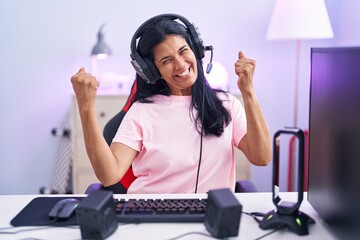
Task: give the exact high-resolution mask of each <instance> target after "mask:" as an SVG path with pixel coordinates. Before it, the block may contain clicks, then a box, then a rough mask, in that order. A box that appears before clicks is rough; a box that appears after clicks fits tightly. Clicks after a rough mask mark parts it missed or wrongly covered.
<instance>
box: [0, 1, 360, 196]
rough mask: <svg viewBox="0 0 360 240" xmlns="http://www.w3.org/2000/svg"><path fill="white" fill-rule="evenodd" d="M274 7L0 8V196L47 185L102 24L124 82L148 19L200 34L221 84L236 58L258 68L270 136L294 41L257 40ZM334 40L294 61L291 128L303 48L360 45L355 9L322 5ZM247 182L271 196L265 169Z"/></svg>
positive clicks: (283, 108) (40, 4) (287, 105)
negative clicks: (79, 75)
mask: <svg viewBox="0 0 360 240" xmlns="http://www.w3.org/2000/svg"><path fill="white" fill-rule="evenodd" d="M274 2H275V1H274V0H252V1H239V0H232V1H231V0H228V1H215V0H212V1H206V2H204V1H193V0H183V1H178V2H175V1H166V0H152V1H146V0H138V1H117V0H103V1H96V0H77V1H71V0H62V1H60V0H57V1H55V0H54V1H46V0H29V1H26V0H11V1H6V0H0V36H1V38H0V39H1V41H0V53H1V57H0V82H1V90H2V91H1V95H0V112H1V124H0V134H1V135H0V176H1V178H0V179H1V181H0V194H33V193H37V192H38V189H39V187H40V186H48V185H49V183H50V180H51V171H52V168H53V165H54V160H55V154H56V148H57V141H58V139H56V138H55V137H53V136H51V134H50V131H51V129H52V128H53V127H56V126H58V125H59V124H60V123H61V122H62V121H63V119H64V117H65V116H66V113H67V111H68V110H69V107H70V106H69V104H70V95H71V94H72V87H71V84H70V77H71V75H72V74H73V73H75V71H77V69H78V68H79V67H81V66H84V67H85V68H89V67H90V57H89V53H90V50H91V48H92V46H93V45H94V44H95V41H96V33H97V31H98V28H99V27H100V25H101V24H102V23H104V22H106V26H105V29H104V31H105V34H106V41H107V42H108V44H109V45H111V47H112V50H113V52H114V59H116V60H117V64H118V65H117V66H118V69H116V70H115V71H117V72H119V73H121V74H128V73H133V70H132V68H131V66H130V64H129V44H130V39H131V37H132V34H133V33H134V31H135V30H136V28H137V27H138V26H139V25H140V24H141V23H142V22H143V21H145V20H146V19H148V18H149V17H152V16H153V15H156V14H160V13H166V12H173V13H178V14H181V15H184V16H185V17H187V18H188V19H189V20H191V21H193V22H194V23H195V24H196V25H197V26H198V27H199V29H200V32H201V34H202V36H203V39H204V42H205V44H212V45H213V46H214V49H215V52H214V59H215V60H217V61H220V62H222V63H223V64H224V65H225V67H226V68H227V70H228V72H229V75H230V81H231V84H230V90H231V91H232V92H235V91H236V87H235V81H236V77H235V76H234V75H233V64H234V62H235V61H236V58H237V51H238V50H240V49H241V50H244V52H245V54H246V55H248V56H249V57H251V58H254V59H256V61H257V71H256V75H255V88H256V91H257V93H258V97H259V100H260V102H261V104H262V107H263V112H264V115H265V117H266V119H267V121H268V124H269V127H270V130H271V132H272V134H273V133H275V132H276V131H277V130H278V129H280V128H282V127H284V126H291V124H292V122H293V107H292V106H293V87H294V86H293V79H294V76H295V42H293V41H281V42H269V41H267V40H266V39H265V34H266V30H267V26H268V23H269V20H270V16H271V12H272V8H273V5H274ZM326 3H327V4H328V10H329V14H330V18H331V22H332V23H333V27H334V33H335V36H336V37H335V38H334V39H331V40H316V41H315V40H314V41H305V42H304V43H303V47H302V52H301V54H302V55H301V61H302V62H301V86H300V89H301V96H300V100H301V101H300V105H299V108H300V109H299V112H300V114H299V115H300V118H299V125H300V127H302V128H307V125H308V122H307V121H308V120H307V118H308V89H309V49H310V47H312V46H339V45H340V46H341V45H360V31H359V30H358V29H359V23H360V19H359V18H360V17H359V14H358V13H357V12H356V9H360V2H359V1H357V0H348V1H341V2H340V1H336V0H333V1H331V0H327V1H326ZM252 173H253V181H254V182H255V184H256V185H257V186H258V188H259V190H261V191H270V186H271V165H270V166H267V167H261V168H260V167H253V169H252Z"/></svg>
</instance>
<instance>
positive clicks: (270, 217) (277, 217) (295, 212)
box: [259, 128, 315, 235]
mask: <svg viewBox="0 0 360 240" xmlns="http://www.w3.org/2000/svg"><path fill="white" fill-rule="evenodd" d="M281 134H292V135H295V136H296V137H297V138H298V142H299V147H298V156H299V157H298V189H297V191H298V199H297V202H296V203H293V202H288V201H283V200H282V199H281V198H280V195H279V191H280V187H279V166H280V163H279V159H280V135H281ZM304 139H305V136H304V132H303V131H302V130H301V129H298V128H285V129H283V130H279V131H277V132H276V133H275V135H274V141H273V187H272V197H273V203H274V204H275V206H276V210H273V211H270V212H268V213H267V214H265V216H264V218H263V219H262V220H261V221H260V223H259V226H260V228H262V229H271V228H279V227H282V226H284V227H288V228H290V229H291V230H293V231H294V232H295V233H297V234H298V235H307V234H309V230H308V225H309V223H315V221H314V220H313V219H312V218H311V217H310V216H308V215H306V214H305V213H303V212H301V211H299V208H300V205H301V202H302V200H303V191H304V152H305V151H304V144H305V143H304V142H305V140H304Z"/></svg>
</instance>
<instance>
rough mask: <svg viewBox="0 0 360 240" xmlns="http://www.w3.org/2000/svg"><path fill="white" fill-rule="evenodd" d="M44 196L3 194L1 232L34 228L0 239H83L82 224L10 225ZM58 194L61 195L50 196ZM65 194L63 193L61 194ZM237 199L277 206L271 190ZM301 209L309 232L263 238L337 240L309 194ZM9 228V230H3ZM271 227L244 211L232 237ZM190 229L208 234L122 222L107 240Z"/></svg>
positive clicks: (198, 226)
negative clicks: (308, 221) (309, 219)
mask: <svg viewBox="0 0 360 240" xmlns="http://www.w3.org/2000/svg"><path fill="white" fill-rule="evenodd" d="M39 196H44V195H2V196H0V228H1V229H0V232H5V231H6V232H16V231H19V230H25V229H29V230H30V229H33V231H24V232H18V233H16V234H0V239H7V240H11V239H31V238H33V239H52V240H55V239H61V240H66V239H69V240H77V239H81V234H80V230H79V227H77V226H73V227H11V225H10V221H11V219H12V218H13V217H15V215H16V214H18V213H19V212H20V211H21V209H22V208H23V207H25V205H26V204H28V203H29V202H30V201H31V200H32V199H33V198H35V197H39ZM49 196H50V197H51V196H54V197H55V196H59V195H49ZM60 196H62V195H60ZM67 196H69V197H72V196H81V195H67ZM146 196H148V198H159V197H160V198H184V197H189V198H191V197H199V196H200V197H201V196H203V197H204V196H206V195H200V194H199V195H196V196H195V195H194V194H190V195H183V194H179V195H146ZM236 196H237V198H238V200H239V201H240V203H241V204H242V206H243V211H245V212H254V211H257V212H264V213H266V212H268V211H270V210H273V209H275V206H274V205H273V203H272V195H271V193H240V194H236ZM280 196H281V198H282V199H283V200H288V201H294V202H296V200H297V194H296V193H283V194H282V195H280ZM115 197H120V198H125V199H127V198H145V197H144V195H130V194H128V195H115ZM300 210H301V211H303V212H304V213H306V214H308V215H310V216H311V217H312V218H314V219H315V221H316V224H312V225H310V226H309V232H310V234H309V235H306V236H298V235H296V234H295V233H293V232H291V231H289V230H286V229H284V230H280V231H278V232H275V233H273V234H271V235H269V236H266V237H264V238H263V239H265V240H269V239H302V240H305V239H321V240H329V239H330V240H331V239H336V238H335V237H334V236H333V235H332V234H331V232H330V231H329V230H328V227H327V225H326V223H324V222H323V221H322V220H321V219H319V217H318V215H317V213H316V212H315V211H314V209H313V208H312V207H311V205H310V204H309V203H308V202H307V201H306V194H305V195H304V201H303V203H302V205H301V208H300ZM4 228H8V229H4ZM271 231H272V230H266V231H264V230H262V229H260V228H259V226H258V224H257V223H256V222H255V220H254V219H253V218H252V217H250V216H247V215H245V214H243V215H242V216H241V221H240V231H239V235H238V237H237V238H231V239H246V240H247V239H256V238H258V237H260V236H262V235H264V234H266V233H268V232H271ZM188 232H202V233H205V234H208V233H207V231H206V229H205V226H204V225H203V224H202V223H185V224H184V223H182V224H181V223H142V224H127V225H119V227H118V229H117V231H116V232H115V233H114V234H113V235H111V236H110V237H109V238H108V239H109V240H111V239H131V240H138V239H147V240H148V239H156V240H158V239H164V240H165V239H171V238H175V237H177V236H180V235H182V234H185V233H188ZM179 239H180V240H189V239H210V238H209V237H207V236H203V235H199V234H192V235H187V236H185V237H182V238H179Z"/></svg>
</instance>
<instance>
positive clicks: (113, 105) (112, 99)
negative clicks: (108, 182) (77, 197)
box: [71, 95, 127, 193]
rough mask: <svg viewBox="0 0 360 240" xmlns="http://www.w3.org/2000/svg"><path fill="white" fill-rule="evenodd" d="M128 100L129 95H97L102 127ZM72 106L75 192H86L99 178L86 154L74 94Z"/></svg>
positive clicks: (99, 118) (98, 112)
mask: <svg viewBox="0 0 360 240" xmlns="http://www.w3.org/2000/svg"><path fill="white" fill-rule="evenodd" d="M126 100H127V96H115V95H114V96H109V95H100V96H97V99H96V105H95V107H96V115H97V117H98V121H99V124H100V127H101V129H104V126H105V125H106V123H107V122H108V121H109V120H110V119H111V118H112V117H113V116H115V115H116V114H117V113H118V112H119V111H120V110H121V109H122V108H123V106H124V105H125V102H126ZM71 108H72V109H71V129H72V130H71V133H72V134H71V141H72V142H71V144H72V153H73V156H72V181H73V192H74V193H84V192H85V190H86V188H87V187H88V186H89V185H90V184H91V183H95V182H99V180H98V179H97V178H96V176H95V173H94V171H93V169H92V166H91V163H90V160H89V158H88V156H87V154H86V149H85V143H84V137H83V132H82V127H81V119H80V115H79V111H78V106H77V102H76V97H75V96H72V104H71Z"/></svg>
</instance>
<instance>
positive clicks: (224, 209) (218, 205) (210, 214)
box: [204, 188, 242, 238]
mask: <svg viewBox="0 0 360 240" xmlns="http://www.w3.org/2000/svg"><path fill="white" fill-rule="evenodd" d="M241 210H242V205H241V204H240V203H239V201H238V200H237V199H236V197H235V195H234V194H233V193H232V192H231V190H230V189H228V188H224V189H216V190H210V191H209V192H208V199H207V204H206V212H205V221H204V225H205V227H206V229H207V231H208V232H209V233H210V234H211V235H212V236H213V237H215V238H227V237H234V236H237V235H238V234H239V227H240V218H241Z"/></svg>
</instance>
